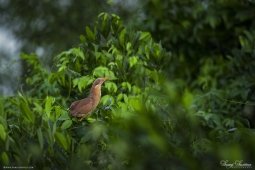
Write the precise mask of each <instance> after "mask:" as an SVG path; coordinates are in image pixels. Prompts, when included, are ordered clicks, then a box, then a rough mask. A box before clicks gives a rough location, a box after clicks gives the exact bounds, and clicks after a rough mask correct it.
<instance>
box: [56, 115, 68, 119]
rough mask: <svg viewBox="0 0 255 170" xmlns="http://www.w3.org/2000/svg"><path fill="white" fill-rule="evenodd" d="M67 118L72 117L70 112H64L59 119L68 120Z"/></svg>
mask: <svg viewBox="0 0 255 170" xmlns="http://www.w3.org/2000/svg"><path fill="white" fill-rule="evenodd" d="M67 119H70V117H69V115H68V114H63V115H61V116H60V117H59V118H58V120H67Z"/></svg>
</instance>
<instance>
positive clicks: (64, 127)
mask: <svg viewBox="0 0 255 170" xmlns="http://www.w3.org/2000/svg"><path fill="white" fill-rule="evenodd" d="M71 125H72V120H70V119H69V120H66V121H64V123H63V124H62V125H61V130H65V129H68V128H69V127H70V126H71Z"/></svg>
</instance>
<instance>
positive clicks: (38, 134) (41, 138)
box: [37, 127, 43, 149]
mask: <svg viewBox="0 0 255 170" xmlns="http://www.w3.org/2000/svg"><path fill="white" fill-rule="evenodd" d="M37 137H38V141H39V145H40V148H41V149H43V135H42V129H41V128H40V127H39V128H38V129H37Z"/></svg>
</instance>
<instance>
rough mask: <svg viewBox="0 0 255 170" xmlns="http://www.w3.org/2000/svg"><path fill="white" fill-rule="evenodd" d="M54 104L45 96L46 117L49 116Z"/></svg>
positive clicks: (50, 98) (51, 98)
mask: <svg viewBox="0 0 255 170" xmlns="http://www.w3.org/2000/svg"><path fill="white" fill-rule="evenodd" d="M53 103H54V98H53V97H51V96H47V98H46V103H45V112H46V115H47V116H48V117H50V115H51V110H52V104H53Z"/></svg>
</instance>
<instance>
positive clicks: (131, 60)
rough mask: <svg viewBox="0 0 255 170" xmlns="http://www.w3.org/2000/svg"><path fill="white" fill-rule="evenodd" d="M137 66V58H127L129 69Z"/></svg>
mask: <svg viewBox="0 0 255 170" xmlns="http://www.w3.org/2000/svg"><path fill="white" fill-rule="evenodd" d="M136 64H137V57H136V56H133V57H130V58H129V68H131V67H133V66H135V65H136Z"/></svg>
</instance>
